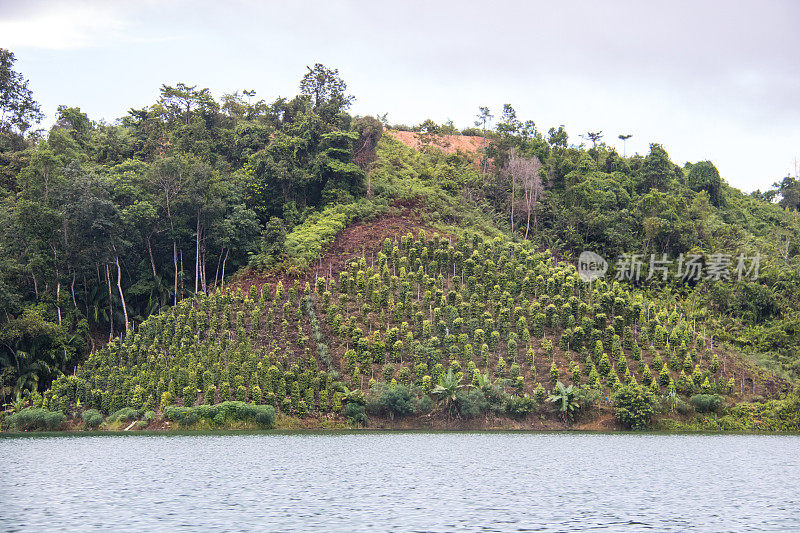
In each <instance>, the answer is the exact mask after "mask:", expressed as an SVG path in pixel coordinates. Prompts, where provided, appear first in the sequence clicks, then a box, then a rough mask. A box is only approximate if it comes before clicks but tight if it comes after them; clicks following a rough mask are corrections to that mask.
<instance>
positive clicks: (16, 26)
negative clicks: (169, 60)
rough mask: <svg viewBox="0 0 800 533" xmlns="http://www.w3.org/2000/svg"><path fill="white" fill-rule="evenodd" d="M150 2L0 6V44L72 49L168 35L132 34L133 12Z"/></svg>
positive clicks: (158, 38) (134, 17)
mask: <svg viewBox="0 0 800 533" xmlns="http://www.w3.org/2000/svg"><path fill="white" fill-rule="evenodd" d="M150 4H151V2H149V1H145V2H141V3H137V4H124V3H115V2H108V3H102V2H89V1H87V2H77V3H69V4H66V3H57V2H38V3H37V2H32V3H31V4H28V5H26V6H25V7H24V8H19V7H18V6H17V8H16V9H15V8H13V7H9V6H5V5H4V6H0V46H2V47H4V48H9V49H12V50H18V49H24V48H28V49H43V50H75V49H81V48H105V47H109V46H113V45H114V44H120V43H135V42H158V41H165V40H170V39H171V37H156V38H149V37H143V36H141V35H134V34H133V30H134V28H135V26H136V24H137V23H139V22H140V21H138V20H136V18H137V17H136V15H137V14H138V12H139V11H140V10H142V9H143V8H147V7H148V6H149V5H150Z"/></svg>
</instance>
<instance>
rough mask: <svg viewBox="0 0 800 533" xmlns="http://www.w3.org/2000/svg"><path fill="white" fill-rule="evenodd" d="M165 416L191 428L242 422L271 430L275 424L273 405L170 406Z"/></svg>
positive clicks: (239, 403) (219, 404)
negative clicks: (201, 424)
mask: <svg viewBox="0 0 800 533" xmlns="http://www.w3.org/2000/svg"><path fill="white" fill-rule="evenodd" d="M163 415H164V418H165V419H167V420H169V421H171V422H177V423H178V424H180V425H182V426H191V425H194V424H197V423H200V422H204V423H206V424H209V425H212V426H222V425H225V424H233V423H237V422H242V423H251V424H255V425H256V426H258V427H261V428H265V429H270V428H272V427H273V426H274V423H275V408H274V407H272V406H271V405H257V404H251V403H244V402H237V401H228V402H222V403H218V404H216V405H198V406H197V407H177V406H169V407H167V408H166V409H164V411H163Z"/></svg>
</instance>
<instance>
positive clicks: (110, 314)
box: [106, 263, 114, 342]
mask: <svg viewBox="0 0 800 533" xmlns="http://www.w3.org/2000/svg"><path fill="white" fill-rule="evenodd" d="M106 283H107V284H108V341H109V342H111V339H113V338H114V308H113V307H112V305H111V304H112V300H111V274H110V273H109V271H108V263H106Z"/></svg>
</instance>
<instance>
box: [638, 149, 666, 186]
mask: <svg viewBox="0 0 800 533" xmlns="http://www.w3.org/2000/svg"><path fill="white" fill-rule="evenodd" d="M672 174H673V164H672V161H670V160H669V155H668V154H667V152H666V150H664V148H663V147H662V146H661V145H660V144H658V143H650V153H649V154H647V157H645V158H644V163H643V164H642V171H641V177H642V180H641V182H640V189H641V190H642V192H647V191H648V190H649V189H656V190H659V191H662V192H665V191H666V190H667V188H668V186H669V181H670V178H671V176H672Z"/></svg>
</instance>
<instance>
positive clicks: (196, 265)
mask: <svg viewBox="0 0 800 533" xmlns="http://www.w3.org/2000/svg"><path fill="white" fill-rule="evenodd" d="M194 248H195V250H194V293H195V294H197V290H198V289H199V288H200V210H199V209H198V210H197V230H196V237H195V246H194Z"/></svg>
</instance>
